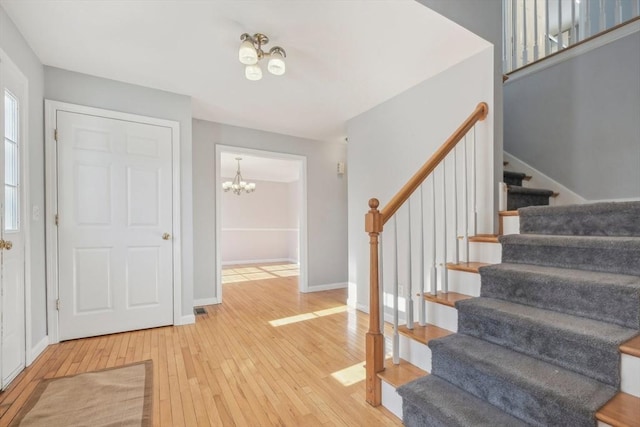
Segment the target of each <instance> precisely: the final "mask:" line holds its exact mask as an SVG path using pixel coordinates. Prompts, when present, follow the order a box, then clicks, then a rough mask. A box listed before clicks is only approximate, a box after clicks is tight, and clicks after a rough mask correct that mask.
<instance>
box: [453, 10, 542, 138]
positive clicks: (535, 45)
mask: <svg viewBox="0 0 640 427" xmlns="http://www.w3.org/2000/svg"><path fill="white" fill-rule="evenodd" d="M533 10H534V11H535V13H534V14H533V60H534V61H537V60H538V58H540V46H539V45H538V0H533ZM465 150H466V149H465Z"/></svg>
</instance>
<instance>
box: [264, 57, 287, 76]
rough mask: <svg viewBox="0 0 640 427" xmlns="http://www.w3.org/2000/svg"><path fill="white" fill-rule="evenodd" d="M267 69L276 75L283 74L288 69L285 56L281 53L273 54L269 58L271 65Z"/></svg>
mask: <svg viewBox="0 0 640 427" xmlns="http://www.w3.org/2000/svg"><path fill="white" fill-rule="evenodd" d="M267 69H268V70H269V72H270V73H271V74H275V75H276V76H281V75H283V74H284V72H285V71H286V66H285V63H284V58H283V57H282V56H281V55H280V54H277V53H274V54H272V56H271V59H269V65H268V66H267Z"/></svg>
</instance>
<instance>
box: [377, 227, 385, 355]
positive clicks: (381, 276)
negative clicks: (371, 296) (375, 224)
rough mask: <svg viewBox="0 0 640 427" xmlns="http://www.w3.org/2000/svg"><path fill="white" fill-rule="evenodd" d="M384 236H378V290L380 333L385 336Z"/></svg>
mask: <svg viewBox="0 0 640 427" xmlns="http://www.w3.org/2000/svg"><path fill="white" fill-rule="evenodd" d="M382 234H383V233H380V234H379V235H378V246H379V249H378V290H379V292H380V298H379V300H380V331H382V334H383V335H384V274H383V270H384V262H383V261H384V260H383V257H382V252H383V249H382V248H383V246H382ZM383 345H384V344H383Z"/></svg>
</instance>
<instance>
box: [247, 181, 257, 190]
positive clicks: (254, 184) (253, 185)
mask: <svg viewBox="0 0 640 427" xmlns="http://www.w3.org/2000/svg"><path fill="white" fill-rule="evenodd" d="M247 188H248V190H249V191H253V190H255V189H256V183H255V182H251V183H249V185H247Z"/></svg>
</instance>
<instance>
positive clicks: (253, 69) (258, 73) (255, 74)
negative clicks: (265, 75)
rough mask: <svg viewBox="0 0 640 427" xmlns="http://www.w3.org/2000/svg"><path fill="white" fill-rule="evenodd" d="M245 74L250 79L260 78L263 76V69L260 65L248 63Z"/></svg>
mask: <svg viewBox="0 0 640 427" xmlns="http://www.w3.org/2000/svg"><path fill="white" fill-rule="evenodd" d="M244 76H245V77H246V78H247V79H249V80H253V81H256V80H260V79H261V78H262V69H260V67H259V66H258V65H247V66H246V67H245V68H244Z"/></svg>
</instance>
